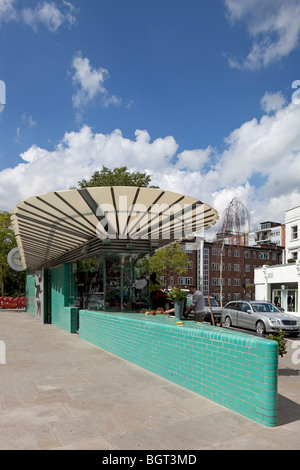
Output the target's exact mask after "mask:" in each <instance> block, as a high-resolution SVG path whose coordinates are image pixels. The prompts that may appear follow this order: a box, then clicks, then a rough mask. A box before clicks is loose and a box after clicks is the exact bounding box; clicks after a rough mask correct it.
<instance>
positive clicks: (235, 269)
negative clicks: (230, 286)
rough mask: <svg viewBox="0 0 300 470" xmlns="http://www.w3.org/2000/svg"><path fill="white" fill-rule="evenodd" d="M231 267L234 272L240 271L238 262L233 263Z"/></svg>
mask: <svg viewBox="0 0 300 470" xmlns="http://www.w3.org/2000/svg"><path fill="white" fill-rule="evenodd" d="M233 269H234V271H235V272H236V273H239V272H240V265H239V264H234V265H233Z"/></svg>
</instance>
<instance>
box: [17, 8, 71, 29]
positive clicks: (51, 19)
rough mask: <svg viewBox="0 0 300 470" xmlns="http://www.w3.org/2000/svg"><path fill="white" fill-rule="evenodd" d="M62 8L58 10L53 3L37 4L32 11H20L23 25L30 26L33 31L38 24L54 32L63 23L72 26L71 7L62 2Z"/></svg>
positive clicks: (27, 9) (30, 9) (29, 9)
mask: <svg viewBox="0 0 300 470" xmlns="http://www.w3.org/2000/svg"><path fill="white" fill-rule="evenodd" d="M62 3H63V8H62V9H60V8H59V7H58V6H57V5H56V4H55V3H53V2H44V3H39V4H38V5H37V6H36V7H35V8H34V9H33V8H25V9H24V10H23V11H22V17H23V21H24V23H25V24H27V25H28V26H31V27H32V29H33V30H34V31H36V30H37V28H38V26H39V25H40V24H42V25H44V26H45V27H46V28H47V29H48V30H49V31H51V32H56V31H58V29H59V28H60V26H61V25H62V24H63V23H67V24H70V25H71V24H74V23H75V16H74V15H73V11H74V9H73V6H72V5H71V4H70V3H68V2H65V1H63V2H62Z"/></svg>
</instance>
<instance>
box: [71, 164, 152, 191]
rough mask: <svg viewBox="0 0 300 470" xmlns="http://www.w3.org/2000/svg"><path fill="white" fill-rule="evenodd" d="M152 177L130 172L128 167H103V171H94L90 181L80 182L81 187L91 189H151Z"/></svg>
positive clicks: (83, 180)
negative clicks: (121, 187)
mask: <svg viewBox="0 0 300 470" xmlns="http://www.w3.org/2000/svg"><path fill="white" fill-rule="evenodd" d="M150 182H151V176H150V175H148V174H147V173H142V172H140V171H134V172H129V171H128V168H127V167H126V166H121V167H119V168H114V169H113V170H110V169H109V168H107V167H106V166H103V167H102V170H101V171H98V170H96V171H94V173H93V174H92V177H91V178H90V179H89V180H86V179H82V180H81V181H78V184H79V187H80V188H81V189H83V188H89V187H94V186H137V187H146V188H148V187H150V188H154V187H157V186H150Z"/></svg>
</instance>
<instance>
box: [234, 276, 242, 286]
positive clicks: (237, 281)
mask: <svg viewBox="0 0 300 470" xmlns="http://www.w3.org/2000/svg"><path fill="white" fill-rule="evenodd" d="M240 285H241V280H240V279H239V278H234V286H235V287H239V286H240Z"/></svg>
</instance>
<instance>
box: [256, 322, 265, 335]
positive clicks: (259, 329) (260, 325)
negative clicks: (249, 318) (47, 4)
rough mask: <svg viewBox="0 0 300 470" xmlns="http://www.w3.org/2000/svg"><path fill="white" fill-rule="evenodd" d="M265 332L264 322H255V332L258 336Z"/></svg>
mask: <svg viewBox="0 0 300 470" xmlns="http://www.w3.org/2000/svg"><path fill="white" fill-rule="evenodd" d="M265 332H266V327H265V324H264V322H262V321H261V320H260V321H258V322H257V323H256V333H257V334H258V335H260V336H262V335H264V334H265Z"/></svg>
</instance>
